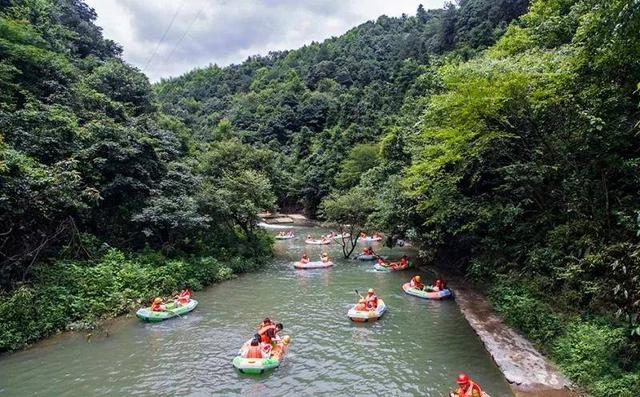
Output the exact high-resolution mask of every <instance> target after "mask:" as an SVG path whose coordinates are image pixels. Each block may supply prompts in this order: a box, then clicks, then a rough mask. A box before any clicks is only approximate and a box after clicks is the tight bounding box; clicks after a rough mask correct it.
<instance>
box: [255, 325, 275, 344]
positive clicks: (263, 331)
mask: <svg viewBox="0 0 640 397" xmlns="http://www.w3.org/2000/svg"><path fill="white" fill-rule="evenodd" d="M270 329H272V330H273V331H274V332H275V330H276V325H275V324H269V325H266V326H264V327H262V328H260V331H258V335H260V341H261V342H262V343H271V337H269V335H267V333H268V331H269V330H270Z"/></svg>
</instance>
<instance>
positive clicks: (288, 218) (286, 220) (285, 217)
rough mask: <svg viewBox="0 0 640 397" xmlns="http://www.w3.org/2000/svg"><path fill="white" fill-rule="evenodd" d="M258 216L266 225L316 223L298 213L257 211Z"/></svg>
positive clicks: (304, 224) (305, 224)
mask: <svg viewBox="0 0 640 397" xmlns="http://www.w3.org/2000/svg"><path fill="white" fill-rule="evenodd" d="M258 217H260V219H261V220H262V222H264V223H266V224H268V225H284V224H288V225H295V226H312V225H315V224H317V223H318V222H317V221H315V220H312V219H309V218H307V217H306V216H304V215H303V214H299V213H291V214H280V213H271V212H263V213H259V214H258Z"/></svg>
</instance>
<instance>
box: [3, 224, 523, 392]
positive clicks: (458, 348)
mask: <svg viewBox="0 0 640 397" xmlns="http://www.w3.org/2000/svg"><path fill="white" fill-rule="evenodd" d="M294 230H295V231H296V234H297V235H298V238H297V239H296V240H293V241H279V242H276V248H275V249H276V258H275V259H274V261H273V262H272V263H271V264H270V265H269V266H267V267H266V268H265V269H264V270H262V271H260V272H256V273H252V274H246V275H242V276H240V277H238V278H237V279H234V280H231V281H228V282H224V283H221V284H217V285H214V286H212V287H210V288H208V289H206V290H204V291H198V292H196V293H195V295H194V298H195V299H197V300H198V301H199V302H200V304H199V306H198V307H197V308H196V310H195V311H193V312H191V313H190V314H188V315H186V316H183V317H182V318H174V319H171V320H169V321H165V322H163V323H158V324H145V323H142V322H140V321H139V320H137V319H136V318H135V317H131V318H123V319H119V320H116V321H114V322H113V323H112V324H109V325H107V326H106V328H107V330H108V336H107V332H104V330H103V331H102V332H95V336H94V337H92V338H91V339H90V341H87V339H86V337H85V335H84V334H72V333H69V334H64V335H61V336H58V337H54V338H52V339H50V340H47V341H44V342H42V343H40V344H37V345H36V346H34V347H32V348H31V349H28V350H25V351H21V352H18V353H14V354H11V355H5V356H3V357H0V396H97V395H100V396H186V395H190V396H211V395H222V396H225V395H230V396H231V395H234V396H235V395H244V396H263V395H264V396H318V395H336V396H345V395H346V396H348V395H359V396H411V395H415V396H438V397H440V396H445V395H447V392H448V390H449V389H450V388H452V387H453V386H454V385H455V377H456V375H457V373H458V371H461V370H464V371H467V372H469V374H470V375H471V377H472V378H473V379H475V380H476V381H478V382H479V383H480V384H481V385H482V386H483V387H484V389H485V391H486V392H488V393H489V394H490V395H491V396H492V397H506V396H512V395H513V394H512V393H511V391H510V390H509V387H508V385H507V384H506V382H505V380H504V378H503V377H502V375H501V374H500V372H499V370H498V369H497V367H496V366H495V364H494V363H493V361H492V360H491V357H490V356H489V354H488V353H487V352H486V351H485V350H484V348H483V346H482V343H481V342H480V340H479V339H478V337H477V336H476V335H475V333H474V332H473V330H472V329H471V327H470V326H469V325H468V323H467V322H466V321H465V319H464V317H463V316H462V314H461V313H460V311H459V309H458V307H457V306H456V303H455V301H441V302H440V301H425V300H421V299H418V298H415V297H412V296H407V295H405V294H404V293H403V291H402V289H401V285H402V284H403V283H404V282H406V281H408V279H409V278H410V277H411V275H413V274H414V273H415V271H411V270H409V271H404V272H396V273H386V274H385V273H376V272H372V271H371V269H372V263H371V262H361V261H347V260H343V259H342V258H341V249H340V247H339V246H337V245H335V244H334V245H332V246H329V247H328V248H327V247H324V248H322V247H317V246H305V245H304V241H303V240H304V236H305V235H306V234H308V233H318V232H320V231H325V230H322V229H318V228H307V227H304V228H303V227H296V228H294ZM374 247H375V248H377V249H378V251H379V252H382V253H383V254H391V255H392V256H394V257H396V256H397V257H399V256H400V255H402V253H403V252H404V251H403V250H402V249H398V248H394V249H393V250H392V251H390V250H388V249H386V250H385V249H383V248H378V247H377V246H374ZM305 249H306V250H307V252H308V253H309V254H310V256H311V257H312V260H315V259H316V258H317V257H318V256H319V254H320V253H321V251H322V250H323V249H326V250H327V251H328V252H329V254H330V255H331V257H332V259H333V261H334V262H335V263H336V266H334V267H333V268H329V269H319V270H294V269H293V267H292V261H294V260H296V259H297V258H299V256H300V254H301V253H302V251H304V250H305ZM406 252H410V251H406ZM422 274H423V278H424V277H426V278H429V275H428V274H426V273H422ZM369 287H373V288H375V289H376V291H377V292H378V294H379V296H380V297H381V298H383V299H384V301H385V302H386V303H387V305H388V311H387V312H386V313H385V315H384V316H383V317H382V319H381V320H380V321H378V322H376V323H352V322H351V321H349V319H348V318H347V316H346V313H347V310H348V309H349V307H350V306H351V305H352V304H353V303H355V300H356V295H355V292H354V289H358V290H360V291H364V290H366V289H367V288H369ZM265 316H269V317H271V318H275V319H277V320H278V321H281V322H283V323H284V326H285V329H284V331H283V334H288V335H291V337H292V343H291V345H290V348H289V351H288V353H287V355H286V356H285V359H284V362H283V364H282V365H281V367H280V368H277V369H275V370H274V371H272V372H271V373H267V374H264V375H262V376H251V375H243V374H240V373H238V372H237V371H236V370H235V369H234V368H233V366H232V365H231V361H232V359H233V357H234V356H235V355H236V353H237V351H238V349H239V347H240V345H241V344H242V343H243V342H244V341H246V340H247V339H248V338H250V337H251V336H252V335H253V334H254V333H255V330H256V326H257V324H258V322H259V321H260V320H261V319H262V318H263V317H265Z"/></svg>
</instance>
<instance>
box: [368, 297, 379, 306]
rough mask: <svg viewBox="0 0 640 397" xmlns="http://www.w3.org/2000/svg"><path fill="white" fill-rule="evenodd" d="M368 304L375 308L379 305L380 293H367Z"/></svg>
mask: <svg viewBox="0 0 640 397" xmlns="http://www.w3.org/2000/svg"><path fill="white" fill-rule="evenodd" d="M367 306H368V307H369V308H371V309H375V308H377V307H378V295H376V294H372V295H367Z"/></svg>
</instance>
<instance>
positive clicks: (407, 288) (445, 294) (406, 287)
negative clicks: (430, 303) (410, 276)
mask: <svg viewBox="0 0 640 397" xmlns="http://www.w3.org/2000/svg"><path fill="white" fill-rule="evenodd" d="M402 290H403V291H404V292H405V293H407V294H409V295H413V296H417V297H418V298H422V299H446V298H450V297H451V290H450V289H448V288H445V289H443V290H442V291H432V292H428V291H422V290H419V289H417V288H412V287H411V284H410V283H405V284H403V285H402Z"/></svg>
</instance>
